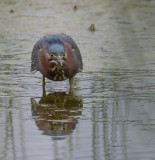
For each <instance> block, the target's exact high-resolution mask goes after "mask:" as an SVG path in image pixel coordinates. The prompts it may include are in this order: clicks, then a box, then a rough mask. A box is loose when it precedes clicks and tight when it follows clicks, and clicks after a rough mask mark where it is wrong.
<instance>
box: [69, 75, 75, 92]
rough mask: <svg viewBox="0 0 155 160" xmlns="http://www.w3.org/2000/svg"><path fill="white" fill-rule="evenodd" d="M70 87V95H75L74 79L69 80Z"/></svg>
mask: <svg viewBox="0 0 155 160" xmlns="http://www.w3.org/2000/svg"><path fill="white" fill-rule="evenodd" d="M69 85H70V89H69V93H70V94H73V93H74V77H71V78H69Z"/></svg>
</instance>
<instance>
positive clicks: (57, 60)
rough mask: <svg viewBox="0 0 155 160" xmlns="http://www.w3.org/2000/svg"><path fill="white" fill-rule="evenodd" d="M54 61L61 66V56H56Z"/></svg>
mask: <svg viewBox="0 0 155 160" xmlns="http://www.w3.org/2000/svg"><path fill="white" fill-rule="evenodd" d="M55 61H56V62H58V63H59V64H60V66H63V59H62V57H61V56H57V57H56V59H55Z"/></svg>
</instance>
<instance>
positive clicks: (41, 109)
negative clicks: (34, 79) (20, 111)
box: [31, 87, 83, 139]
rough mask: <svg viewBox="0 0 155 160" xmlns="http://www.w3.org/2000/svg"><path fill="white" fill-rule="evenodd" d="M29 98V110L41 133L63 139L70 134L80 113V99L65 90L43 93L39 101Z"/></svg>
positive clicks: (81, 104)
mask: <svg viewBox="0 0 155 160" xmlns="http://www.w3.org/2000/svg"><path fill="white" fill-rule="evenodd" d="M36 100H37V98H31V111H32V116H33V117H34V120H35V122H36V125H37V126H38V128H39V129H40V130H43V134H45V135H52V136H53V137H55V139H63V138H64V135H68V134H70V133H71V132H72V131H73V130H74V129H75V126H76V124H77V118H78V116H79V115H81V113H82V106H83V103H82V100H81V99H80V98H79V97H77V96H74V95H69V94H67V93H65V92H53V93H49V94H48V95H46V92H45V90H44V87H43V95H42V97H41V99H40V100H39V102H37V101H36Z"/></svg>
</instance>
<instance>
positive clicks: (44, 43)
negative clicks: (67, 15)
mask: <svg viewBox="0 0 155 160" xmlns="http://www.w3.org/2000/svg"><path fill="white" fill-rule="evenodd" d="M82 69H83V62H82V57H81V54H80V50H79V48H78V46H77V45H76V43H75V41H74V40H73V39H72V38H71V37H69V36H68V35H66V34H48V35H45V36H43V37H42V38H40V39H39V40H38V41H37V42H36V43H35V45H34V47H33V51H32V57H31V72H32V73H35V72H36V71H40V72H41V73H42V75H43V78H42V84H43V86H45V77H46V78H48V79H50V80H53V81H63V80H66V79H69V84H70V93H72V92H73V91H74V76H75V75H76V74H77V73H78V72H81V71H82Z"/></svg>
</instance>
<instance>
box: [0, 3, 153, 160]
mask: <svg viewBox="0 0 155 160" xmlns="http://www.w3.org/2000/svg"><path fill="white" fill-rule="evenodd" d="M75 6H76V7H75ZM154 7H155V2H154V1H145V0H143V1H138V0H137V1H136V0H128V1H127V0H126V1H122V0H119V1H117V2H116V1H114V0H105V1H102V0H94V1H91V0H87V1H71V0H65V1H61V0H57V1H49V0H44V1H31V0H28V1H22V0H20V1H17V0H7V1H4V0H2V1H1V2H0V137H1V138H0V160H36V159H37V160H40V159H45V160H61V159H66V160H78V159H82V160H102V159H105V160H134V159H135V160H146V159H147V160H153V159H155V118H154V113H155V108H154V102H155V96H154V95H155V84H154V82H155V67H154V66H155V63H154V59H155V45H154V44H155V38H154V37H155V21H154V16H153V15H154V12H155V11H154ZM74 8H77V9H76V10H74ZM91 24H95V27H96V31H94V32H91V31H89V30H88V28H89V26H90V25H91ZM62 32H63V33H66V34H68V35H70V36H71V37H72V38H73V39H75V41H76V42H77V44H78V46H79V48H80V50H81V53H82V56H83V61H84V70H83V72H82V73H79V74H78V75H77V76H76V78H75V95H72V96H70V95H69V94H68V86H69V85H68V81H64V82H52V81H50V80H46V82H47V83H46V93H42V85H41V74H40V73H36V74H35V75H32V74H31V73H30V57H31V51H32V48H33V45H34V43H35V42H36V41H37V40H38V39H39V38H40V37H41V36H43V35H45V34H48V33H62Z"/></svg>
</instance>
